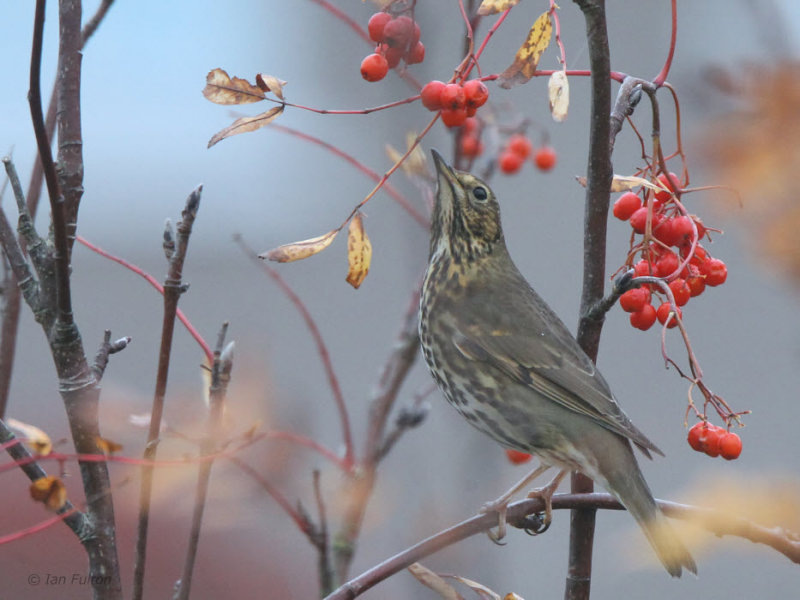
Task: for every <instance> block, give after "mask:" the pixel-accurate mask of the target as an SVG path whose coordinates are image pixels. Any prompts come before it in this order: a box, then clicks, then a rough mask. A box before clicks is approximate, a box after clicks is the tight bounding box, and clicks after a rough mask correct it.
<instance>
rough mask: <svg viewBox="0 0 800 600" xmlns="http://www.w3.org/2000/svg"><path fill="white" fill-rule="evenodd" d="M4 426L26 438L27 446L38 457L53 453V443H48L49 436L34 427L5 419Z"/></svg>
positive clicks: (11, 419)
mask: <svg viewBox="0 0 800 600" xmlns="http://www.w3.org/2000/svg"><path fill="white" fill-rule="evenodd" d="M6 425H8V426H9V427H10V428H11V429H14V430H16V431H19V432H20V433H21V434H22V435H24V436H25V438H27V439H26V441H27V442H28V445H29V446H30V447H31V448H33V451H34V452H35V453H36V454H38V455H39V456H47V455H48V454H50V453H51V452H52V451H53V443H52V442H51V441H50V436H49V435H47V434H46V433H45V432H44V431H42V430H41V429H39V428H38V427H36V426H35V425H29V424H28V423H23V422H22V421H17V420H16V419H13V418H8V419H6Z"/></svg>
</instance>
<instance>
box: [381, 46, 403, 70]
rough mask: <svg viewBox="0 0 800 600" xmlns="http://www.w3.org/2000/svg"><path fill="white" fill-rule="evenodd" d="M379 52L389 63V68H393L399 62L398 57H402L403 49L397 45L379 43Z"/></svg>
mask: <svg viewBox="0 0 800 600" xmlns="http://www.w3.org/2000/svg"><path fill="white" fill-rule="evenodd" d="M380 53H381V54H383V56H385V57H386V62H387V63H389V68H390V69H394V68H395V67H396V66H397V65H399V64H400V59H401V58H403V49H402V48H398V47H394V48H393V47H391V46H389V45H387V44H381V47H380Z"/></svg>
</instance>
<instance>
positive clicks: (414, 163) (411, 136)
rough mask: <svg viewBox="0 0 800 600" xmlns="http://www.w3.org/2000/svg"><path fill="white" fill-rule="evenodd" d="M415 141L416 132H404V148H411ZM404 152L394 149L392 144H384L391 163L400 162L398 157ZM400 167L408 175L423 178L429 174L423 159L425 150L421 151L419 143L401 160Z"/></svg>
mask: <svg viewBox="0 0 800 600" xmlns="http://www.w3.org/2000/svg"><path fill="white" fill-rule="evenodd" d="M416 141H417V134H416V133H414V132H413V131H409V132H408V133H407V134H406V148H411V146H413V145H414V142H416ZM404 154H405V152H400V151H398V150H396V149H395V148H394V146H392V145H390V144H386V156H388V157H389V160H391V161H392V162H393V163H395V164H397V163H398V162H400V159H401V158H403V155H404ZM400 168H401V169H403V173H405V174H406V175H408V176H409V177H422V178H423V179H425V178H427V177H429V175H430V174H429V173H428V165H427V162H426V160H425V152H423V150H422V148H421V147H420V146H419V144H417V145H416V146H414V149H413V150H412V151H411V154H409V155H408V157H407V158H406V159H405V160H404V161H403V164H402V165H400Z"/></svg>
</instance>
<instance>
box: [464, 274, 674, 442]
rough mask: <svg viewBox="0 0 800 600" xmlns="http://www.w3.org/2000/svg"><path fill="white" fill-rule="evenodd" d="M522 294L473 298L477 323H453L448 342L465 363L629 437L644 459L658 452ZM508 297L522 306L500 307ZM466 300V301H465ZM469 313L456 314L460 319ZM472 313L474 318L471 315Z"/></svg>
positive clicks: (534, 299) (590, 366) (570, 341)
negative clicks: (482, 366) (493, 371)
mask: <svg viewBox="0 0 800 600" xmlns="http://www.w3.org/2000/svg"><path fill="white" fill-rule="evenodd" d="M525 287H526V291H525V292H524V293H522V294H508V295H506V296H505V297H503V298H497V297H496V296H495V297H493V298H491V300H490V301H488V302H486V300H489V299H488V298H477V300H478V301H479V302H480V315H481V316H480V324H478V323H477V322H476V323H470V322H468V321H466V320H464V319H458V321H459V323H458V325H457V326H456V328H455V332H454V334H453V343H454V344H455V346H456V348H457V349H458V350H459V352H461V354H462V355H464V356H465V357H467V358H470V359H473V360H476V361H481V362H486V363H489V364H491V365H493V366H494V367H496V368H497V369H499V370H500V371H502V372H504V373H505V374H506V375H507V376H509V377H511V378H512V379H514V380H516V381H518V382H519V383H522V384H524V385H526V386H528V387H530V388H532V389H533V390H534V391H536V392H537V393H539V394H540V395H542V396H544V397H546V398H549V399H550V400H552V401H553V402H556V403H558V404H560V405H562V406H564V407H565V408H568V409H570V410H572V411H575V412H576V413H579V414H582V415H585V416H587V417H590V418H591V419H593V420H595V421H597V422H598V423H599V424H600V425H602V426H603V427H606V428H607V429H610V430H611V431H614V432H615V433H618V434H620V435H623V436H625V437H627V438H629V439H630V440H631V441H632V442H634V443H635V444H636V445H637V446H639V447H640V448H641V449H642V450H643V451H644V452H645V454H647V455H648V456H649V453H648V452H647V450H652V451H653V452H656V453H657V454H661V455H662V456H663V453H662V452H661V450H659V449H658V448H657V447H656V446H655V445H654V444H653V443H652V442H651V441H650V440H649V439H648V438H647V437H646V436H645V435H644V434H643V433H642V432H641V431H639V429H638V428H637V427H636V426H634V425H633V423H631V421H630V419H628V417H627V416H626V415H625V413H624V412H622V409H621V408H620V407H619V405H618V404H617V402H616V400H614V397H613V395H612V394H611V390H610V389H609V386H608V384H607V383H606V381H605V379H604V378H603V376H602V375H601V374H600V372H599V371H598V370H597V368H596V367H595V365H594V363H592V361H591V360H590V359H589V357H588V356H587V355H586V353H584V352H583V350H582V349H581V348H580V346H579V345H578V343H577V342H576V341H575V338H574V337H572V334H571V333H570V332H569V330H568V329H567V328H566V327H565V326H564V324H563V323H562V322H561V320H560V319H559V318H558V316H557V315H556V314H555V313H554V312H553V311H552V310H551V309H550V308H549V307H548V306H547V305H546V304H545V302H544V301H543V300H542V299H541V298H539V296H538V295H537V294H536V293H535V292H534V291H533V290H531V289H530V287H529V286H527V285H526V286H525ZM511 297H514V298H515V301H516V302H518V301H519V299H520V297H524V298H525V299H526V300H527V302H526V303H525V306H524V311H523V312H522V313H520V307H519V304H516V306H514V307H511V306H508V305H506V304H507V302H508V299H509V298H511ZM468 301H469V300H468ZM465 313H472V311H460V314H461V315H464V314H465ZM473 314H474V313H473Z"/></svg>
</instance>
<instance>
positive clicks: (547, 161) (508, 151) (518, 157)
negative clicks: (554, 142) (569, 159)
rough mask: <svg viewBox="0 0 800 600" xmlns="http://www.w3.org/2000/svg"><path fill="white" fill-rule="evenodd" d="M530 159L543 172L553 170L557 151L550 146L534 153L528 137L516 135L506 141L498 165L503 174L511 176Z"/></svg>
mask: <svg viewBox="0 0 800 600" xmlns="http://www.w3.org/2000/svg"><path fill="white" fill-rule="evenodd" d="M529 157H531V158H532V160H533V164H535V165H536V166H537V167H538V168H539V169H540V170H542V171H549V170H550V169H552V168H553V167H554V166H555V164H556V160H557V156H556V151H555V150H553V149H552V148H551V147H550V146H542V147H541V148H538V149H537V150H536V151H535V152H534V148H533V143H532V142H531V141H530V139H528V137H526V136H525V135H523V134H521V133H514V134H512V135H511V136H509V138H508V141H506V145H505V147H504V148H503V150H502V151H501V152H500V156H499V158H498V159H497V163H498V166H499V167H500V170H501V171H502V172H503V173H505V174H506V175H511V174H512V173H516V172H517V171H519V170H520V169H521V168H522V165H523V164H524V163H525V160H526V159H528V158H529Z"/></svg>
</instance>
